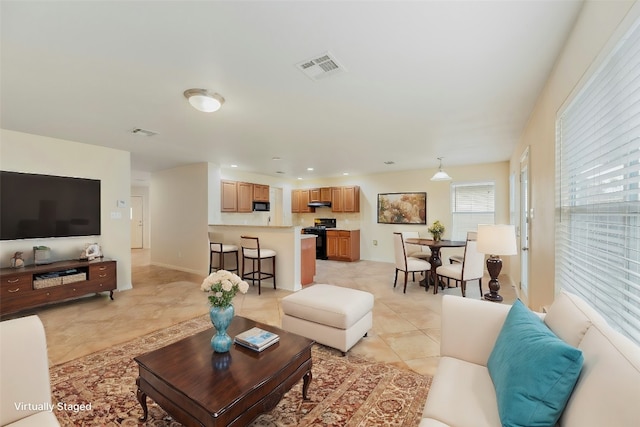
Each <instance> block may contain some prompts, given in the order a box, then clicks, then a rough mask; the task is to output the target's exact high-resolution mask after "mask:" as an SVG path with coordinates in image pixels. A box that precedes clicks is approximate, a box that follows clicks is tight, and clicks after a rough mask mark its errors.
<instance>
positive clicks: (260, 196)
mask: <svg viewBox="0 0 640 427" xmlns="http://www.w3.org/2000/svg"><path fill="white" fill-rule="evenodd" d="M220 186H221V190H220V194H221V201H220V211H221V212H242V213H248V212H253V201H254V200H255V201H256V202H268V201H269V186H268V185H263V184H253V183H251V182H238V181H228V180H222V181H220Z"/></svg>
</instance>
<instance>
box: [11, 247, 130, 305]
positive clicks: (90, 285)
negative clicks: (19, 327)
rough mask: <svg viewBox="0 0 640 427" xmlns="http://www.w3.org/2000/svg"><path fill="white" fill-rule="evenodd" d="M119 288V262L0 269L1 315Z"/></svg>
mask: <svg viewBox="0 0 640 427" xmlns="http://www.w3.org/2000/svg"><path fill="white" fill-rule="evenodd" d="M116 288H117V278H116V261H113V260H108V259H104V258H102V259H96V260H93V261H80V260H69V261H59V262H54V263H51V264H41V265H29V266H26V267H21V268H2V269H0V316H4V315H6V314H10V313H16V312H18V311H22V310H26V309H29V308H34V307H39V306H42V305H46V304H50V303H53V302H58V301H63V300H67V299H72V298H77V297H80V296H83V295H86V294H90V293H94V292H96V293H97V292H105V291H109V296H110V298H111V299H112V300H113V291H114V289H116Z"/></svg>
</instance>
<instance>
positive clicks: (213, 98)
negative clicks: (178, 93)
mask: <svg viewBox="0 0 640 427" xmlns="http://www.w3.org/2000/svg"><path fill="white" fill-rule="evenodd" d="M184 97H185V98H187V99H188V100H189V104H191V106H192V107H193V108H195V109H196V110H198V111H202V112H204V113H213V112H214V111H218V110H219V109H220V107H222V104H224V98H223V97H222V96H220V95H219V94H217V93H210V92H209V91H208V90H206V89H187V90H185V91H184Z"/></svg>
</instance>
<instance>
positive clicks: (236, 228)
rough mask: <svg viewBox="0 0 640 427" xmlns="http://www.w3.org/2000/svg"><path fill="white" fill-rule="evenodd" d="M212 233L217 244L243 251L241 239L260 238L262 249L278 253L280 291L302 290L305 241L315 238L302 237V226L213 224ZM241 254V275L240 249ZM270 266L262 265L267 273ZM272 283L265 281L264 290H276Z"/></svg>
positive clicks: (277, 277)
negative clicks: (221, 243) (219, 242)
mask: <svg viewBox="0 0 640 427" xmlns="http://www.w3.org/2000/svg"><path fill="white" fill-rule="evenodd" d="M209 232H211V233H213V236H214V238H215V239H216V240H217V241H221V242H224V243H226V244H232V245H237V246H238V248H240V236H252V237H258V238H259V239H260V248H265V249H272V250H274V251H275V252H276V283H277V288H278V289H284V290H288V291H298V290H300V289H302V266H301V264H302V242H303V240H305V242H306V241H307V239H309V238H313V237H315V236H312V235H306V234H302V227H300V226H278V225H269V226H267V225H226V224H211V225H209ZM239 255H240V259H241V260H240V264H241V265H240V271H241V272H242V249H240V253H239ZM314 266H315V263H314ZM267 267H270V262H269V263H264V264H263V268H265V270H268V268H267ZM265 283H266V285H265ZM271 283H272V282H271V280H270V279H269V280H266V281H265V282H263V283H262V289H263V291H266V290H268V289H271V290H273V287H272V285H271Z"/></svg>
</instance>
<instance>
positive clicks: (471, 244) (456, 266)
mask: <svg viewBox="0 0 640 427" xmlns="http://www.w3.org/2000/svg"><path fill="white" fill-rule="evenodd" d="M477 236H478V233H476V232H469V233H467V243H466V245H465V247H464V255H463V257H462V262H461V263H452V264H447V265H441V266H440V267H438V268H437V269H436V276H437V278H438V281H441V280H443V279H446V280H447V286H448V285H449V284H450V281H451V280H454V281H455V283H456V287H458V283H460V288H461V291H462V296H463V297H464V296H466V291H467V282H468V281H470V280H478V284H479V286H480V295H481V296H482V275H483V274H484V254H482V253H480V252H478V251H477V243H478V242H477V241H476V240H477Z"/></svg>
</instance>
